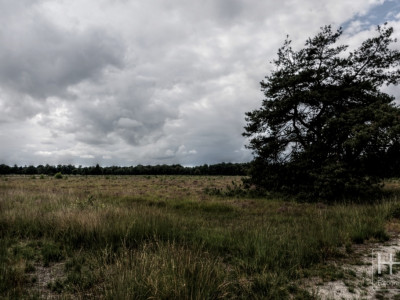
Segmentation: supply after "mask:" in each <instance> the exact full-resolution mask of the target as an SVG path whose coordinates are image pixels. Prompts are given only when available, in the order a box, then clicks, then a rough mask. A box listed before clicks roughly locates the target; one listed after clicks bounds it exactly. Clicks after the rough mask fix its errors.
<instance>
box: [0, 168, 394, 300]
mask: <svg viewBox="0 0 400 300" xmlns="http://www.w3.org/2000/svg"><path fill="white" fill-rule="evenodd" d="M233 184H236V185H238V184H240V178H239V177H206V176H204V177H200V176H198V177H195V176H192V177H189V176H126V177H123V176H110V177H105V176H97V177H81V176H70V177H65V176H64V177H63V178H61V179H57V178H54V177H47V176H44V177H43V176H36V177H23V176H8V177H0V298H6V299H7V298H10V299H21V298H25V299H41V298H50V297H52V298H60V299H69V298H81V299H87V298H106V299H219V298H228V299H232V298H233V299H288V298H292V299H318V295H316V294H315V293H313V291H310V290H305V289H303V285H302V282H303V281H304V280H306V279H308V278H314V277H318V278H321V279H322V280H332V279H335V278H343V277H345V276H347V274H345V273H343V270H341V269H340V268H339V267H334V264H332V263H331V262H332V261H335V260H341V259H346V258H348V257H350V256H351V253H352V246H353V245H354V244H356V243H358V244H359V243H366V242H368V243H373V242H379V241H385V240H387V239H388V238H389V237H390V234H391V232H390V230H394V229H396V228H398V226H395V225H396V224H397V219H398V218H400V203H398V202H397V200H398V197H399V195H400V193H397V191H398V190H400V188H399V184H398V181H392V182H389V183H388V184H387V187H386V188H387V189H391V190H392V191H393V194H392V195H391V196H390V197H387V198H386V199H381V200H379V201H377V202H376V203H374V204H368V205H359V204H336V205H325V204H322V203H313V204H310V203H308V204H307V203H296V202H293V201H290V199H280V198H276V197H273V196H269V197H263V198H254V197H253V198H250V197H244V196H235V193H225V195H218V194H221V193H217V192H216V191H219V190H220V191H225V190H227V189H226V187H227V186H233ZM230 190H231V189H228V191H230ZM222 194H224V193H222ZM226 194H228V195H226Z"/></svg>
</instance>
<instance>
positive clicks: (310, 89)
mask: <svg viewBox="0 0 400 300" xmlns="http://www.w3.org/2000/svg"><path fill="white" fill-rule="evenodd" d="M377 33H378V34H377V36H376V37H373V38H369V39H367V40H366V41H364V42H363V43H362V44H361V46H360V47H359V48H358V49H356V50H354V51H348V46H345V45H336V44H337V42H338V40H339V38H340V36H341V35H342V30H341V29H339V30H338V31H336V32H334V31H332V29H331V26H325V27H324V28H321V31H320V33H318V34H317V35H316V36H315V37H314V38H310V39H308V40H307V42H306V44H305V47H304V48H303V49H301V50H299V51H295V50H293V49H292V47H291V42H290V40H288V39H287V40H286V41H285V43H284V45H283V46H282V47H281V48H280V49H279V51H278V59H277V60H275V61H274V62H273V63H274V65H275V68H274V70H273V71H272V72H271V74H270V75H269V76H266V77H265V80H264V81H262V82H261V88H262V90H263V92H264V95H265V97H266V98H265V100H263V102H262V106H261V108H260V109H257V110H254V111H252V112H248V113H246V121H247V125H246V127H245V133H244V134H243V135H244V136H246V137H248V138H249V141H250V142H249V146H248V147H249V148H250V149H252V150H253V151H254V155H255V159H254V161H253V163H252V168H251V174H250V175H251V179H250V182H251V183H252V184H255V185H256V186H258V187H260V188H264V189H267V190H273V191H279V192H285V193H290V194H295V195H297V196H299V197H302V198H304V197H305V198H307V199H315V200H317V199H321V198H322V199H335V198H342V197H348V196H359V195H360V194H362V193H363V192H367V193H370V192H371V189H374V188H376V187H378V186H379V182H380V180H381V179H382V177H383V176H385V175H386V174H387V167H388V166H389V165H390V164H395V163H398V160H400V151H399V149H400V147H399V145H400V109H399V107H398V106H396V105H395V104H394V100H395V99H394V97H392V96H390V95H388V94H386V93H384V92H382V90H381V87H382V86H383V85H390V84H393V85H396V84H398V82H399V79H400V70H399V68H398V67H399V64H400V52H399V51H398V50H394V49H392V48H391V44H392V43H394V42H396V40H395V39H393V38H392V37H391V36H392V33H393V28H391V27H388V26H387V25H386V24H385V25H384V26H382V27H381V26H378V28H377ZM389 157H390V159H389ZM396 159H397V162H396V161H395V160H396Z"/></svg>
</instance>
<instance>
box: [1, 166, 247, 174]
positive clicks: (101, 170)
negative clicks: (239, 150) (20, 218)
mask: <svg viewBox="0 0 400 300" xmlns="http://www.w3.org/2000/svg"><path fill="white" fill-rule="evenodd" d="M249 167H250V163H219V164H214V165H207V164H205V165H202V166H195V167H183V166H181V165H156V166H143V165H137V166H131V167H119V166H111V167H101V166H100V165H98V164H97V165H96V166H91V167H82V166H79V167H76V166H74V165H57V166H51V165H38V166H32V165H31V166H23V167H22V166H17V165H14V166H12V167H10V166H8V165H5V164H1V165H0V174H1V175H7V174H20V175H41V174H43V175H54V174H56V173H61V174H65V175H241V176H243V175H247V170H248V168H249Z"/></svg>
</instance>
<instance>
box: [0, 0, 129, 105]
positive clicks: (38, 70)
mask: <svg viewBox="0 0 400 300" xmlns="http://www.w3.org/2000/svg"><path fill="white" fill-rule="evenodd" d="M32 3H33V2H32ZM32 3H30V4H25V5H23V6H22V5H21V4H20V5H18V4H17V5H16V7H13V8H12V7H11V5H9V4H5V2H2V3H0V5H1V7H7V8H8V9H7V12H8V14H6V15H5V14H4V12H3V14H2V20H1V24H2V26H1V29H0V43H1V45H2V46H1V48H0V82H1V86H2V88H3V89H10V90H12V91H14V92H16V91H17V92H18V93H20V94H26V95H29V96H31V97H33V98H35V99H38V100H44V99H46V98H47V97H49V96H60V95H62V96H64V97H65V96H66V89H67V88H68V87H69V86H71V85H74V84H76V83H79V82H81V81H82V80H86V79H90V80H95V79H96V77H97V76H98V75H99V74H100V73H101V71H102V70H103V69H104V68H105V67H107V66H116V67H119V66H121V65H122V59H123V46H122V43H121V41H120V40H119V39H118V38H116V37H114V36H112V34H111V33H110V32H107V31H106V30H104V29H101V28H89V29H87V30H83V31H78V30H71V29H64V28H60V27H58V26H56V25H55V24H53V23H51V22H49V21H48V20H47V19H46V18H45V17H44V16H43V15H41V14H40V12H38V11H37V8H35V6H33V5H32Z"/></svg>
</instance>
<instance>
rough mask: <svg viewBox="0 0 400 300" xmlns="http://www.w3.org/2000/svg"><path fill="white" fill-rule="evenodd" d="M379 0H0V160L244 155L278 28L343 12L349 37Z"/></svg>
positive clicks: (301, 29)
mask: <svg viewBox="0 0 400 300" xmlns="http://www.w3.org/2000/svg"><path fill="white" fill-rule="evenodd" d="M379 3H382V0H376V1H372V0H371V1H364V0H354V1H350V2H349V1H345V0H338V1H334V2H332V1H329V2H328V1H317V0H307V1H293V0H282V1H279V2H275V1H258V0H246V1H245V0H220V1H214V0H204V1H186V0H173V1H164V0H154V1H129V0H99V1H93V0H84V1H82V0H69V1H67V0H60V1H44V0H43V1H39V0H37V1H14V2H9V1H0V17H1V19H0V20H1V21H0V24H1V26H0V42H1V43H2V48H1V49H0V109H1V111H2V112H4V113H3V114H1V115H0V138H1V139H2V141H4V143H3V145H4V146H2V147H1V149H0V155H1V156H0V157H2V161H1V162H5V163H9V164H13V163H18V164H24V163H28V164H31V163H34V164H39V163H53V164H58V163H73V164H84V165H90V164H94V163H104V164H107V165H111V164H121V165H127V164H138V163H142V164H156V163H182V164H186V165H196V164H203V163H217V162H221V161H233V162H240V161H248V160H250V159H251V153H250V152H249V151H248V150H245V149H244V144H245V143H246V140H245V139H244V138H243V137H242V136H241V133H242V131H243V126H244V124H245V121H244V113H245V112H246V111H250V110H253V109H255V108H258V107H259V106H260V104H261V100H262V98H263V95H262V94H261V92H260V89H259V84H258V83H259V81H260V80H262V79H263V77H264V76H265V75H266V74H267V73H268V70H269V69H270V68H271V66H270V65H269V64H268V62H269V61H271V60H272V59H274V58H275V53H276V51H277V49H278V48H279V47H280V46H281V44H282V42H283V40H284V38H285V36H286V34H290V37H291V38H292V39H293V43H294V46H295V47H301V46H302V45H304V41H305V40H306V38H307V37H309V36H313V35H314V34H315V33H316V32H318V30H319V28H320V27H321V26H323V25H326V24H333V26H339V25H340V24H343V23H344V22H346V21H350V20H353V21H352V22H351V23H350V24H351V25H350V28H349V29H348V31H347V32H346V34H345V39H346V41H349V42H350V43H351V44H357V43H359V42H360V41H362V40H363V39H365V38H366V37H367V36H369V35H371V33H372V32H373V30H369V28H368V29H367V30H366V29H365V26H364V25H365V24H364V23H363V22H364V21H363V20H361V21H360V20H358V17H359V16H362V15H368V12H369V11H370V9H371V8H373V7H376V6H377V5H379ZM382 23H383V22H382ZM392 24H393V26H394V27H395V28H396V29H400V26H399V23H396V22H393V23H392ZM396 34H397V33H396ZM28 144H30V145H31V147H27V145H28Z"/></svg>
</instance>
